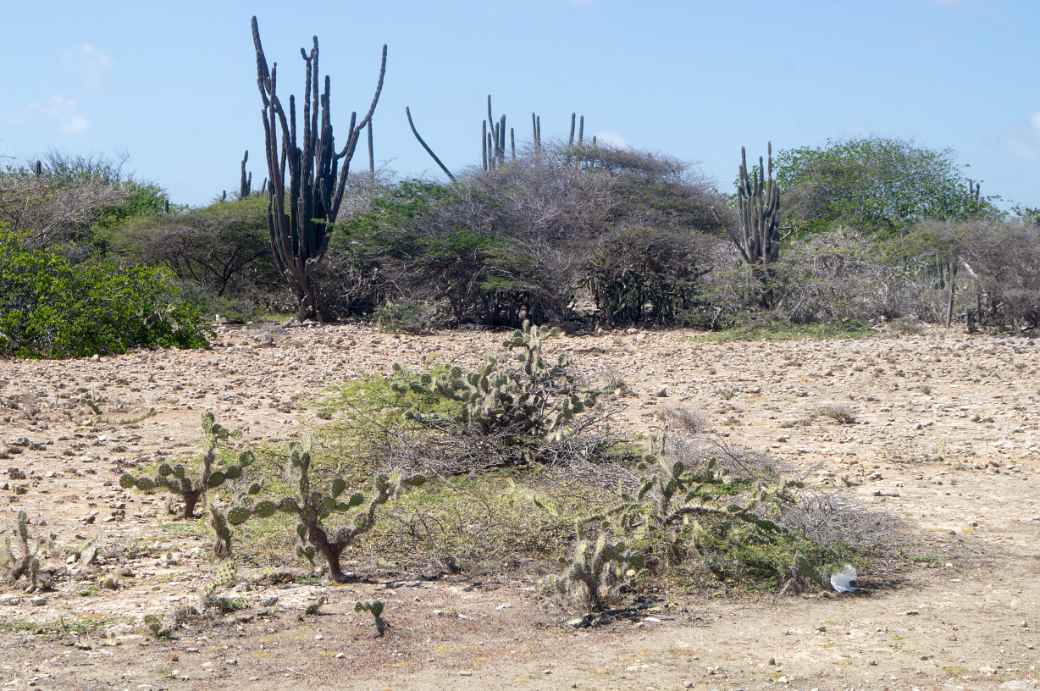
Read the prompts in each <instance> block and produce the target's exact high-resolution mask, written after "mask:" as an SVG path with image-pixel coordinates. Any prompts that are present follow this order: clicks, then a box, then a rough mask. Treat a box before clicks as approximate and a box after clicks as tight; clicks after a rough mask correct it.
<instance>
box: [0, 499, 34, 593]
mask: <svg viewBox="0 0 1040 691" xmlns="http://www.w3.org/2000/svg"><path fill="white" fill-rule="evenodd" d="M15 536H16V538H17V547H18V548H17V550H16V549H15V546H13V545H12V544H11V539H10V538H9V537H8V538H4V550H3V551H2V552H0V567H2V568H3V570H4V572H5V576H6V578H7V580H8V581H10V582H11V583H17V582H18V581H19V580H20V579H22V578H24V579H25V580H26V581H28V586H26V588H25V592H27V593H32V592H36V590H38V589H39V588H40V559H39V557H38V555H39V553H40V549H41V548H42V547H43V545H44V543H45V540H43V539H37V540H36V541H35V544H33V540H32V538H31V536H30V535H29V516H28V514H26V513H25V512H24V511H19V512H18V523H17V526H16V528H15Z"/></svg>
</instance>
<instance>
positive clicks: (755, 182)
mask: <svg viewBox="0 0 1040 691" xmlns="http://www.w3.org/2000/svg"><path fill="white" fill-rule="evenodd" d="M739 175H740V179H739V181H738V183H737V207H738V211H739V214H738V217H737V220H738V224H739V227H738V228H737V234H736V235H735V237H734V241H735V242H736V245H737V248H738V249H739V250H740V253H741V254H742V255H743V257H744V261H746V262H747V263H748V264H750V265H752V266H753V267H756V268H757V269H759V270H760V276H761V277H763V278H764V277H765V274H764V272H762V271H761V270H762V269H764V267H765V266H766V265H767V264H771V263H772V262H775V261H776V260H777V259H779V258H780V190H779V188H778V187H777V186H776V180H775V179H774V178H773V143H772V142H770V143H769V158H768V164H766V163H763V161H762V157H761V156H760V157H759V159H758V168H757V169H756V170H753V171H750V172H749V171H748V167H747V151H746V149H745V148H744V147H740V171H739Z"/></svg>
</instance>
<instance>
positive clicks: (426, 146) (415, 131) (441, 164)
mask: <svg viewBox="0 0 1040 691" xmlns="http://www.w3.org/2000/svg"><path fill="white" fill-rule="evenodd" d="M404 114H405V115H406V116H407V117H408V126H409V127H411V128H412V134H414V135H415V138H416V139H417V140H418V141H419V143H420V144H422V148H423V149H424V150H425V151H426V153H428V154H429V155H430V158H432V159H433V161H434V163H436V164H437V165H438V167H440V169H441V170H443V171H444V174H445V175H447V176H448V179H449V180H451V181H452V182H455V176H454V175H452V174H451V171H450V170H448V166H446V165H444V162H443V161H441V159H440V157H438V156H437V154H435V153H434V152H433V149H431V148H430V145H429V144H427V143H426V140H425V139H423V138H422V135H421V134H419V130H418V129H416V127H415V121H414V120H412V110H411V108H409V107H408V106H405V108H404ZM485 151H486V149H485ZM485 156H486V153H485Z"/></svg>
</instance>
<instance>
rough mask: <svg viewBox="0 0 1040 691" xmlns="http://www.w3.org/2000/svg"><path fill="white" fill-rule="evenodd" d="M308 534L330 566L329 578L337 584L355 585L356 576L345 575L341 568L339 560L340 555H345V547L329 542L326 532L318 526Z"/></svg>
mask: <svg viewBox="0 0 1040 691" xmlns="http://www.w3.org/2000/svg"><path fill="white" fill-rule="evenodd" d="M307 532H308V538H309V540H310V543H311V544H312V545H314V547H315V548H317V550H318V551H319V552H321V556H323V557H324V558H325V563H326V564H328V567H329V578H331V579H332V580H333V581H334V582H336V583H353V582H354V581H356V580H357V577H356V576H355V575H354V574H351V573H344V572H343V568H342V567H341V566H340V562H339V559H340V555H341V554H343V548H344V547H345V545H340V544H338V543H335V542H329V539H328V536H327V535H326V534H325V531H324V530H322V529H321V528H319V527H317V526H315V527H313V528H311V529H310V530H308V531H307Z"/></svg>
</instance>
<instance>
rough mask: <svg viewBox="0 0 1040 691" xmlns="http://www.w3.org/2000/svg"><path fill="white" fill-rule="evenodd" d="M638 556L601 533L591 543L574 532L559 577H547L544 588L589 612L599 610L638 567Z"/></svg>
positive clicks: (620, 543)
mask: <svg viewBox="0 0 1040 691" xmlns="http://www.w3.org/2000/svg"><path fill="white" fill-rule="evenodd" d="M641 563H642V558H641V555H640V554H639V553H638V552H636V551H635V550H633V549H630V548H628V547H627V546H626V545H625V544H624V543H623V542H620V541H616V540H612V539H611V537H610V535H609V534H608V533H607V532H605V531H601V532H600V533H599V535H598V536H597V537H596V539H595V540H593V539H592V538H591V537H590V536H588V535H587V534H585V533H583V532H582V531H581V530H579V532H578V539H577V540H576V541H575V542H574V551H573V552H572V554H571V557H570V559H568V560H567V561H566V562H565V565H564V569H563V572H562V573H561V574H560V575H559V576H550V577H549V578H548V579H547V582H548V585H549V586H550V587H552V588H553V589H554V590H556V591H557V592H558V593H559V594H560V595H566V596H569V597H571V598H573V599H575V600H576V601H578V602H579V603H580V604H582V605H583V606H585V607H586V608H587V609H589V610H591V611H594V612H595V611H599V610H602V609H603V608H604V607H605V605H606V602H607V600H608V599H609V598H610V597H612V596H613V594H614V593H615V592H616V588H617V586H618V585H619V584H621V583H623V582H624V580H625V579H626V577H628V576H629V575H630V574H631V573H632V572H634V571H635V570H636V569H637V568H639V567H640V566H641Z"/></svg>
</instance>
